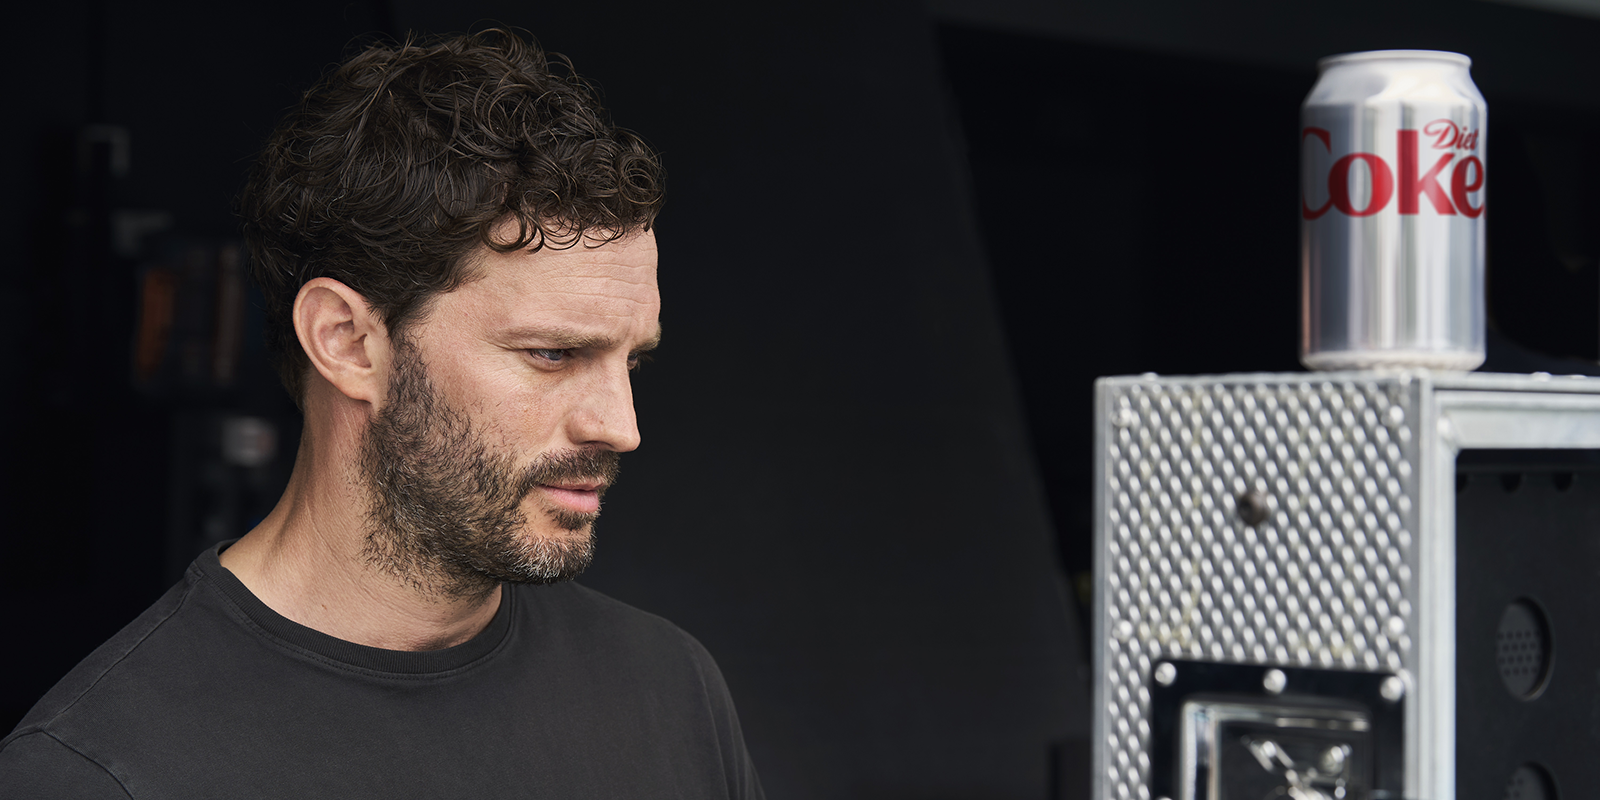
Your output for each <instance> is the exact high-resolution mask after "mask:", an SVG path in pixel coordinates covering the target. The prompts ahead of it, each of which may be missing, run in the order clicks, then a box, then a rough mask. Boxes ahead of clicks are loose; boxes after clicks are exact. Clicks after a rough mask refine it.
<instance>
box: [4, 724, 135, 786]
mask: <svg viewBox="0 0 1600 800" xmlns="http://www.w3.org/2000/svg"><path fill="white" fill-rule="evenodd" d="M130 797H131V795H129V794H128V792H127V790H125V789H123V788H122V783H121V782H119V781H118V780H117V779H116V778H115V777H112V775H111V773H109V772H107V771H106V769H105V768H104V767H102V766H100V765H99V764H97V763H95V762H93V761H91V760H89V759H88V758H85V757H84V756H83V755H82V754H80V753H78V751H76V750H73V749H72V748H70V747H68V746H66V745H65V744H62V743H61V741H60V740H58V739H56V738H55V737H54V736H51V735H50V734H47V733H30V734H25V735H22V736H18V737H17V738H15V739H12V740H11V741H10V742H7V743H6V745H5V748H4V749H0V800H57V798H59V800H69V798H70V799H71V800H100V799H101V798H107V799H108V800H109V799H110V798H115V800H129V798H130Z"/></svg>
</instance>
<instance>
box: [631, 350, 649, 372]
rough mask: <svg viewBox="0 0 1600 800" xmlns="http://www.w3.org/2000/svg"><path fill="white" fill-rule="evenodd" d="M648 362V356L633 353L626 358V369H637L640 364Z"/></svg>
mask: <svg viewBox="0 0 1600 800" xmlns="http://www.w3.org/2000/svg"><path fill="white" fill-rule="evenodd" d="M649 360H650V356H648V355H646V354H644V353H634V354H632V355H630V356H628V369H629V370H635V369H638V368H639V365H640V364H643V363H646V362H648V361H649Z"/></svg>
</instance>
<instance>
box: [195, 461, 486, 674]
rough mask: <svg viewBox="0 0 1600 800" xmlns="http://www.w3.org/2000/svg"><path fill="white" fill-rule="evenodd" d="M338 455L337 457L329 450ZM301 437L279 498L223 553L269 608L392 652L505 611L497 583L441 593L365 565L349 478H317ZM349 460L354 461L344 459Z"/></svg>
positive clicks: (474, 626) (467, 630)
mask: <svg viewBox="0 0 1600 800" xmlns="http://www.w3.org/2000/svg"><path fill="white" fill-rule="evenodd" d="M328 455H332V454H328ZM318 461H319V459H318V458H316V454H315V453H313V452H312V448H311V447H310V446H309V443H308V442H307V443H303V445H302V447H301V452H300V453H299V457H298V458H297V459H296V464H295V471H294V475H293V476H292V477H291V478H290V480H289V487H288V488H287V489H286V490H285V491H284V494H283V498H282V499H280V500H279V501H278V505H277V507H275V508H274V509H273V510H272V513H271V514H269V515H268V516H267V518H266V519H264V520H262V522H261V524H260V525H257V526H256V527H255V529H254V530H252V531H250V532H249V533H248V534H246V535H245V536H244V537H243V538H241V539H240V540H239V541H237V542H235V543H234V544H233V545H232V546H231V547H229V548H228V549H227V550H225V551H223V553H222V566H223V567H224V568H226V569H227V570H228V571H230V572H232V573H233V574H234V576H235V577H237V578H238V579H239V580H240V582H242V583H243V584H244V585H245V588H247V589H249V590H250V591H251V593H252V594H254V595H255V596H256V597H257V598H258V599H260V600H261V602H263V603H265V604H266V605H267V607H268V608H271V609H272V610H273V611H276V612H277V613H279V614H281V615H283V616H284V617H287V618H288V619H290V620H293V621H295V622H298V623H300V624H301V625H304V626H306V627H308V628H311V629H313V630H316V631H319V632H321V633H325V634H327V635H329V636H333V637H335V638H338V639H343V640H345V641H348V642H354V643H356V644H361V645H367V646H369V647H380V648H383V649H386V650H439V649H443V648H446V647H452V646H454V645H458V644H461V643H463V642H466V641H467V640H469V639H471V638H472V637H474V636H476V635H477V634H478V633H479V632H481V631H482V630H483V629H484V628H485V627H487V626H488V624H489V622H490V621H491V620H492V619H494V615H495V612H496V610H498V609H499V607H500V588H499V587H495V588H493V589H492V590H491V591H490V592H489V593H488V594H486V595H482V596H476V597H468V598H441V597H438V596H435V595H433V594H431V593H428V592H426V591H424V590H422V589H420V588H419V587H417V586H414V585H412V584H411V583H409V582H407V581H406V580H404V579H403V578H401V577H399V576H396V575H393V574H390V573H388V572H385V571H382V570H380V569H379V568H377V567H375V566H374V565H372V564H369V563H368V562H367V559H366V557H365V554H364V552H363V550H362V542H363V538H364V535H363V526H364V525H365V524H366V520H365V518H364V516H363V515H362V514H361V513H360V512H359V511H358V509H361V508H364V507H365V506H364V505H363V503H364V502H365V500H364V498H361V497H356V496H351V495H352V494H353V493H354V492H355V489H354V487H355V486H356V485H357V484H356V482H355V481H351V480H349V479H348V477H347V476H345V475H328V476H326V477H324V476H315V477H314V475H313V474H314V473H316V472H318V471H319V467H320V468H321V469H322V470H323V471H326V470H328V469H331V468H333V467H334V465H335V464H337V463H340V462H339V460H338V459H328V460H327V461H323V462H322V463H321V464H319V463H318ZM343 463H349V462H348V461H344V462H343Z"/></svg>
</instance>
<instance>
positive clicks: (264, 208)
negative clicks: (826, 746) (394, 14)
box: [0, 31, 761, 800]
mask: <svg viewBox="0 0 1600 800" xmlns="http://www.w3.org/2000/svg"><path fill="white" fill-rule="evenodd" d="M557 64H561V65H564V64H565V62H564V60H560V59H557ZM660 189H661V172H660V168H659V166H658V162H657V160H656V157H655V155H654V153H652V152H651V151H650V149H649V148H648V147H647V146H646V145H645V144H644V143H643V142H642V141H641V140H640V139H638V138H637V137H636V136H634V135H633V134H631V133H628V132H626V131H623V130H620V129H616V128H614V127H613V126H611V124H610V123H609V122H608V121H607V119H606V117H605V114H604V112H603V110H602V109H601V108H600V107H599V104H598V102H597V101H596V99H595V97H594V96H593V94H592V92H591V90H590V89H589V88H588V87H587V86H586V85H585V84H584V83H583V82H582V81H581V80H579V79H578V78H576V77H574V76H572V75H571V74H570V69H562V70H552V69H551V67H550V64H549V62H548V61H547V59H546V57H545V55H544V54H543V53H542V52H541V51H540V50H539V49H538V47H537V45H534V44H530V43H528V42H525V41H523V40H522V39H520V38H519V37H518V36H516V35H514V34H510V33H506V32H503V31H488V32H485V33H482V34H478V35H473V36H462V37H455V38H450V39H443V40H438V41H433V42H428V43H420V44H419V43H409V42H408V43H406V44H402V45H398V46H375V47H373V48H370V49H368V50H366V51H365V52H362V53H360V54H358V55H356V56H354V57H353V58H351V59H350V60H348V61H347V62H346V63H344V64H343V65H342V66H340V67H339V68H338V69H337V70H336V71H335V72H333V73H331V74H330V75H328V76H327V77H326V78H324V79H323V81H322V82H321V83H320V84H319V85H318V86H317V87H315V88H313V89H312V90H311V91H310V92H309V93H307V95H306V97H305V98H304V100H303V101H302V103H301V104H300V106H299V107H298V108H296V109H295V110H294V111H293V112H291V114H290V115H289V117H288V118H287V119H286V120H285V121H284V123H283V124H282V125H281V126H280V127H279V129H278V130H277V131H276V132H275V133H274V134H273V136H272V138H271V139H270V141H269V142H268V144H267V147H266V149H265V151H264V153H263V155H262V158H261V161H260V163H259V164H258V165H257V167H256V170H255V171H254V173H253V175H252V177H251V179H250V182H249V184H248V185H247V186H246V189H245V192H244V195H243V198H242V203H241V206H242V213H243V216H244V218H245V228H246V231H245V232H246V238H247V243H248V245H249V248H250V254H251V259H252V269H253V270H254V275H255V278H256V279H257V281H258V283H259V284H260V285H261V287H262V290H263V293H264V295H265V297H266V299H267V315H268V325H269V338H270V339H271V343H272V345H273V347H274V349H275V352H276V354H277V356H278V358H279V361H280V366H281V370H280V371H281V373H282V376H283V378H284V382H285V384H286V386H287V387H288V389H289V391H290V392H291V393H292V394H293V395H294V396H295V398H296V400H297V402H298V403H299V404H300V406H301V408H302V409H303V410H304V412H305V428H304V434H303V437H302V443H301V447H300V451H299V453H298V456H297V460H296V463H295V469H294V473H293V476H292V477H291V479H290V482H289V486H288V488H287V490H286V491H285V493H284V495H283V498H282V500H281V501H280V502H279V503H278V505H277V507H276V508H275V509H274V510H273V512H272V513H271V515H269V516H268V517H267V518H266V520H265V521H263V522H262V523H261V524H260V525H259V526H258V527H256V528H255V529H254V530H252V531H250V532H249V533H248V534H247V535H245V536H244V537H243V538H241V539H239V540H237V541H236V542H233V543H231V545H223V546H221V547H219V548H218V549H217V550H216V551H213V552H208V553H205V554H203V555H202V556H201V557H200V558H199V559H198V560H197V561H196V562H195V563H194V565H192V566H191V567H190V568H189V571H188V573H187V575H186V577H185V579H184V580H183V582H182V583H180V584H179V585H178V586H176V587H174V588H173V589H172V591H170V592H169V593H168V594H167V595H166V596H165V597H164V598H163V599H162V600H161V601H160V602H158V603H157V604H156V605H155V606H153V607H152V608H151V609H150V610H148V611H147V612H145V613H144V614H143V615H142V616H140V617H139V618H138V619H137V620H135V621H134V622H133V623H132V624H131V625H129V626H128V628H126V629H125V630H123V631H122V632H121V633H119V634H118V635H117V636H116V637H115V638H113V639H112V640H111V641H110V642H108V643H107V644H106V645H104V646H102V647H101V648H100V649H99V650H97V651H96V652H95V653H94V654H93V655H91V656H90V657H89V658H88V659H86V660H85V661H84V662H83V663H82V664H80V665H79V666H78V667H77V668H76V669H75V670H74V671H73V672H72V673H71V674H69V675H68V676H67V677H66V678H65V679H63V680H62V682H61V683H60V684H58V685H57V686H56V687H55V688H54V689H53V690H51V692H50V693H49V694H47V695H46V696H45V698H44V699H43V700H41V701H40V702H39V704H38V705H37V706H36V707H35V708H34V709H33V710H32V711H31V712H30V713H29V714H28V716H27V717H26V718H25V719H24V720H23V722H22V723H21V725H20V726H19V727H18V728H17V730H16V731H15V732H13V733H12V734H11V735H10V736H9V737H7V738H6V739H5V740H4V743H3V750H0V795H3V796H4V797H7V798H10V797H29V798H47V797H132V798H224V797H225V798H250V797H274V798H291V797H292V798H314V797H328V798H341V799H343V800H350V799H351V798H369V797H370V798H385V799H386V800H387V799H388V798H396V797H472V798H493V797H518V798H524V797H535V798H544V797H548V798H605V799H606V800H616V799H618V798H646V797H649V798H656V797H661V798H668V797H671V798H711V797H716V798H722V797H729V798H759V797H761V789H760V785H759V783H758V781H757V779H756V775H755V772H754V769H753V767H752V766H751V763H750V760H749V757H748V755H747V754H746V751H745V747H744V742H743V739H742V736H741V734H740V731H739V724H738V720H737V718H736V716H735V713H734V710H733V706H732V703H731V701H730V700H729V698H728V694H727V690H726V688H725V686H724V684H723V681H722V678H721V675H720V674H719V673H718V671H717V669H716V666H715V664H714V663H713V662H712V660H711V658H710V656H709V655H707V654H706V652H705V651H704V650H703V649H702V648H701V647H700V646H699V644H698V643H696V642H695V641H694V640H693V639H691V638H690V637H688V636H687V635H686V634H684V633H683V632H681V631H679V630H678V629H677V628H675V627H673V626H672V625H671V624H669V623H667V622H665V621H664V620H661V619H659V618H657V617H654V616H651V615H648V614H645V613H643V612H640V611H636V610H634V609H632V608H629V607H627V606H624V605H622V604H620V603H618V602H616V601H613V600H610V599H609V598H606V597H604V596H601V595H599V594H597V593H595V592H592V591H589V590H586V589H584V588H582V587H579V586H577V585H575V584H572V583H561V582H562V581H566V580H567V579H569V578H572V577H573V576H575V575H576V574H578V573H579V572H581V571H582V570H583V568H584V567H585V565H587V564H588V561H589V557H590V553H591V551H592V546H591V541H592V538H593V526H594V520H595V517H596V516H597V515H598V513H599V510H600V497H601V495H602V494H603V493H604V492H605V490H606V487H607V486H608V485H610V484H611V483H612V482H613V481H614V480H615V479H616V475H617V457H618V454H620V453H623V452H626V451H629V450H632V449H634V448H635V447H637V446H638V444H639V432H638V428H637V426H636V424H635V418H634V412H633V399H632V394H631V390H630V387H629V373H630V370H632V369H633V367H634V366H635V365H636V364H637V361H638V359H639V357H640V355H641V354H642V353H643V352H644V351H646V350H649V349H650V348H652V347H654V346H655V344H656V342H657V341H658V340H659V338H660V326H659V323H658V320H657V316H658V312H659V308H660V296H659V294H658V292H657V288H656V276H655V272H656V247H655V237H654V233H653V232H652V229H651V223H652V221H653V219H654V218H655V215H656V212H657V210H658V209H659V207H660V204H661V191H660Z"/></svg>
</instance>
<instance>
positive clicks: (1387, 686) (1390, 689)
mask: <svg viewBox="0 0 1600 800" xmlns="http://www.w3.org/2000/svg"><path fill="white" fill-rule="evenodd" d="M1378 691H1379V692H1380V693H1381V694H1382V695H1383V699H1385V700H1388V701H1389V702H1391V703H1393V702H1396V701H1398V700H1399V699H1400V698H1402V697H1405V695H1406V682H1405V681H1403V680H1400V676H1398V675H1390V676H1389V677H1387V678H1384V679H1383V686H1381V687H1379V689H1378Z"/></svg>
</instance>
